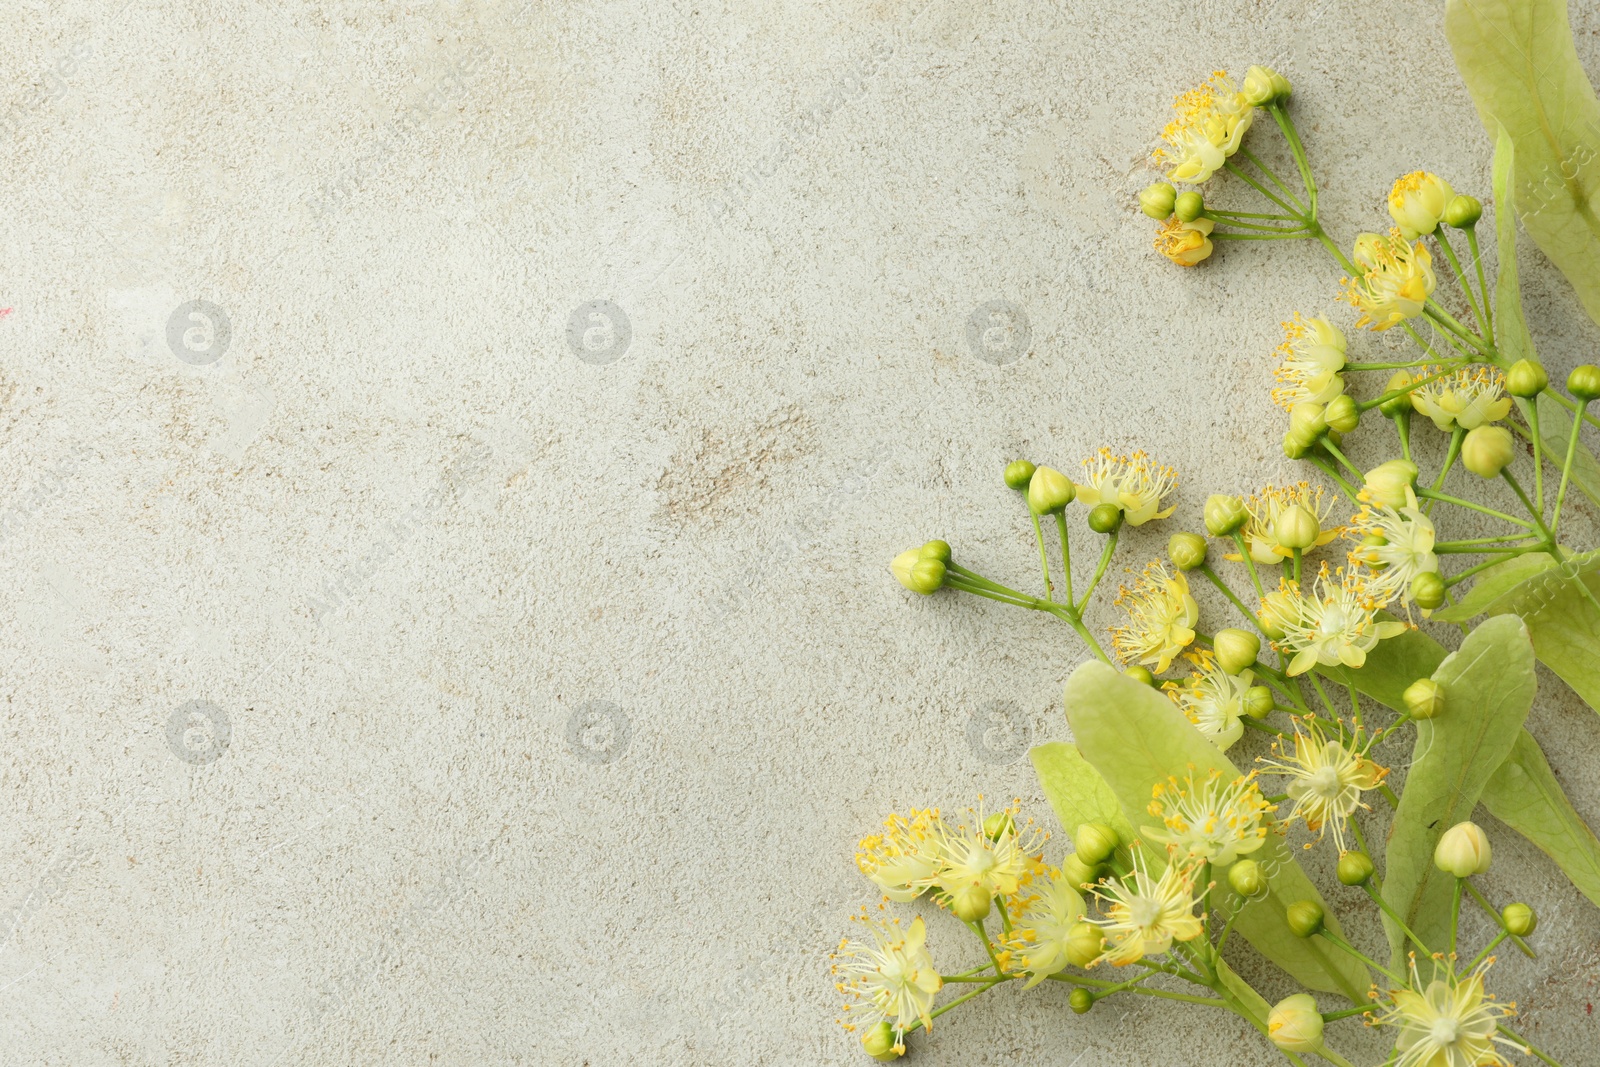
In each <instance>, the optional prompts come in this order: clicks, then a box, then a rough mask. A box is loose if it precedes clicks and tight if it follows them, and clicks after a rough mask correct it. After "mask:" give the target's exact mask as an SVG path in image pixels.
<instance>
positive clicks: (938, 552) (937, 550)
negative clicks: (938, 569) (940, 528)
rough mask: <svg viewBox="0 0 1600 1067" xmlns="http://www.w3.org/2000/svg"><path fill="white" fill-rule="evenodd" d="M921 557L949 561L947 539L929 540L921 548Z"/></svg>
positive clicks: (942, 561) (948, 543)
mask: <svg viewBox="0 0 1600 1067" xmlns="http://www.w3.org/2000/svg"><path fill="white" fill-rule="evenodd" d="M921 552H922V558H923V559H936V560H938V561H939V562H940V563H949V562H950V542H949V541H929V542H928V543H927V544H925V545H923V546H922V549H921Z"/></svg>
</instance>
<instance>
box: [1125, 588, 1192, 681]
mask: <svg viewBox="0 0 1600 1067" xmlns="http://www.w3.org/2000/svg"><path fill="white" fill-rule="evenodd" d="M1116 603H1117V605H1118V606H1119V607H1121V608H1122V609H1123V610H1124V611H1126V612H1127V613H1128V624H1127V625H1126V626H1113V627H1112V628H1111V640H1112V642H1113V643H1114V644H1115V645H1116V649H1117V655H1118V656H1120V657H1121V658H1122V661H1123V663H1137V664H1140V665H1142V666H1145V667H1149V668H1150V670H1151V671H1153V672H1154V673H1156V674H1160V673H1161V672H1163V671H1165V670H1166V669H1167V668H1168V667H1170V666H1172V661H1173V659H1174V658H1176V657H1177V655H1178V653H1180V652H1182V651H1183V650H1184V649H1186V648H1188V647H1189V646H1190V645H1191V644H1193V643H1194V625H1195V623H1197V622H1199V621H1200V605H1199V604H1197V603H1195V599H1194V597H1193V596H1191V595H1190V594H1189V579H1188V578H1186V577H1185V576H1184V573H1183V572H1182V571H1174V572H1172V573H1168V571H1167V567H1166V564H1164V563H1161V562H1160V561H1156V562H1154V563H1151V564H1150V565H1149V566H1147V567H1145V569H1144V575H1143V577H1141V578H1140V579H1139V582H1138V584H1137V585H1135V586H1134V587H1133V588H1132V589H1129V588H1127V587H1126V586H1124V587H1123V588H1122V590H1121V591H1120V592H1119V593H1118V594H1117V600H1116Z"/></svg>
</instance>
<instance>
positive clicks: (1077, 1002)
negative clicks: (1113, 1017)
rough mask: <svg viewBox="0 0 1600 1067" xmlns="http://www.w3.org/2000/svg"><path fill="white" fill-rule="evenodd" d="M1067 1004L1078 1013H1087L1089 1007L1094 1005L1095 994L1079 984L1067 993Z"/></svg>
mask: <svg viewBox="0 0 1600 1067" xmlns="http://www.w3.org/2000/svg"><path fill="white" fill-rule="evenodd" d="M1067 1004H1068V1005H1070V1006H1071V1008H1072V1010H1073V1012H1075V1013H1076V1014H1078V1015H1087V1014H1088V1012H1089V1009H1090V1008H1092V1007H1094V994H1093V993H1091V992H1089V991H1088V990H1087V989H1085V988H1083V986H1078V987H1077V988H1076V989H1074V990H1073V991H1072V992H1071V993H1068V994H1067Z"/></svg>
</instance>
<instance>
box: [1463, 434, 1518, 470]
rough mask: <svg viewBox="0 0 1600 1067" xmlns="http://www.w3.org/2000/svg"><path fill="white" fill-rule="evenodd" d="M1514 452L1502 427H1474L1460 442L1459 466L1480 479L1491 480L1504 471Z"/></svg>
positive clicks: (1514, 449) (1509, 436) (1510, 440)
mask: <svg viewBox="0 0 1600 1067" xmlns="http://www.w3.org/2000/svg"><path fill="white" fill-rule="evenodd" d="M1516 450H1517V443H1516V441H1515V440H1514V439H1513V438H1512V436H1511V431H1510V430H1508V429H1506V428H1505V427H1504V426H1475V427H1473V428H1472V429H1470V430H1468V431H1467V436H1466V439H1465V440H1463V441H1462V442H1461V465H1462V466H1463V467H1465V468H1467V470H1469V471H1471V472H1472V473H1473V474H1476V475H1478V476H1479V477H1480V478H1493V477H1495V476H1496V475H1498V474H1499V473H1500V472H1501V471H1503V470H1505V469H1506V466H1507V465H1508V464H1509V463H1510V462H1511V460H1512V458H1513V457H1514V456H1515V455H1516Z"/></svg>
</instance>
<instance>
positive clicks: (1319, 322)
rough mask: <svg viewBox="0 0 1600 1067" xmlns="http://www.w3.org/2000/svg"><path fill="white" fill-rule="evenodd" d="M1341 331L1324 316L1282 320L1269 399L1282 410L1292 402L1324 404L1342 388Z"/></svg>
mask: <svg viewBox="0 0 1600 1067" xmlns="http://www.w3.org/2000/svg"><path fill="white" fill-rule="evenodd" d="M1344 350H1345V340H1344V334H1342V333H1340V332H1339V330H1338V328H1337V327H1335V326H1334V325H1333V323H1331V322H1329V321H1328V320H1327V319H1302V318H1301V317H1300V313H1299V312H1296V313H1295V316H1294V318H1292V319H1290V320H1289V321H1288V322H1286V323H1284V324H1283V344H1281V345H1279V346H1278V351H1277V354H1278V359H1279V360H1280V362H1279V364H1278V370H1277V375H1276V376H1277V379H1278V381H1279V382H1280V383H1281V384H1280V385H1279V386H1278V387H1277V388H1276V389H1274V390H1272V399H1273V402H1274V403H1276V404H1278V405H1279V406H1280V407H1282V408H1284V409H1285V410H1287V409H1289V408H1292V407H1294V406H1295V405H1296V404H1302V403H1307V402H1309V403H1312V404H1326V403H1327V402H1328V401H1330V400H1332V399H1333V398H1334V397H1336V396H1338V395H1339V394H1340V393H1342V392H1344V378H1343V377H1341V376H1340V374H1339V372H1340V371H1342V370H1344V365H1345V358H1344Z"/></svg>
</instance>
